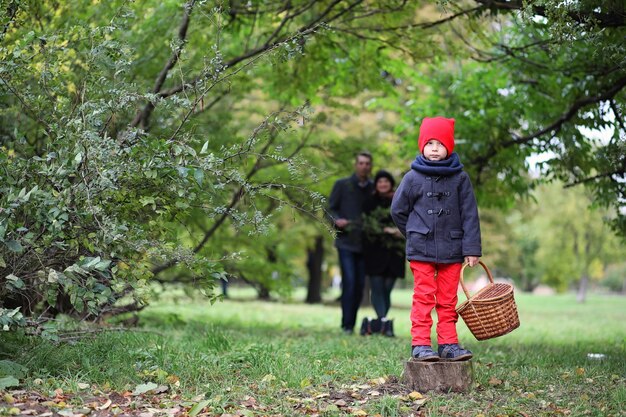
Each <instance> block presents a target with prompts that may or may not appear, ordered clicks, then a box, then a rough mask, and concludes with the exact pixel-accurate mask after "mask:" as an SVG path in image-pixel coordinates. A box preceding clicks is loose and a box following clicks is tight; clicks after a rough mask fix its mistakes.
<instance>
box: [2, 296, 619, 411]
mask: <svg viewBox="0 0 626 417" xmlns="http://www.w3.org/2000/svg"><path fill="white" fill-rule="evenodd" d="M231 294H232V297H233V298H231V299H228V300H225V301H223V302H218V303H216V304H214V305H210V304H209V303H208V302H206V301H204V300H201V299H189V298H186V297H185V296H184V295H183V294H182V293H178V292H176V291H172V292H169V293H168V294H167V296H166V297H163V299H162V300H161V301H160V302H158V303H155V304H154V305H153V306H151V307H149V308H147V309H146V310H144V311H143V312H142V313H141V317H140V327H139V329H138V330H139V331H121V332H120V331H115V332H106V333H101V334H98V335H97V336H95V338H89V339H85V340H81V341H79V342H77V343H75V344H62V345H53V344H51V343H47V342H41V341H36V340H33V339H30V340H27V339H24V338H20V337H14V336H10V337H9V336H5V337H3V339H2V340H0V355H1V356H0V359H10V360H12V361H15V362H18V363H20V364H22V365H23V366H25V367H26V368H27V372H26V377H25V378H24V379H23V380H22V381H21V382H22V387H20V389H22V390H25V391H29V390H36V391H38V392H44V393H45V392H48V393H52V392H54V390H55V389H58V388H61V389H63V390H64V394H65V395H69V394H68V393H72V392H74V393H80V392H81V390H82V392H84V391H90V392H91V393H93V392H94V391H95V392H96V393H106V392H111V391H115V392H119V393H123V392H125V391H126V394H125V395H127V397H128V394H129V392H132V391H136V392H138V391H137V390H138V387H139V390H140V389H141V387H144V388H145V387H147V386H146V385H145V384H148V383H154V384H155V385H154V386H159V389H157V391H159V390H161V391H163V392H161V393H158V395H157V394H155V397H158V401H156V400H155V401H154V403H155V404H157V405H154V407H156V409H158V408H159V407H161V408H163V410H165V411H164V413H165V412H171V413H173V412H174V411H172V410H177V409H176V408H172V407H173V403H177V404H178V406H179V408H178V410H179V411H180V412H181V413H182V412H183V411H185V410H187V411H191V410H194V409H191V410H190V407H192V406H193V405H196V404H199V405H200V406H203V407H204V408H203V412H202V413H200V414H198V415H221V414H231V415H245V416H265V415H276V416H278V415H284V416H290V415H319V416H348V415H370V416H375V415H381V416H407V415H411V414H413V415H421V416H480V415H483V416H533V417H534V416H556V415H567V416H586V415H589V416H624V415H626V412H625V411H624V408H625V407H624V405H623V404H626V325H625V324H624V323H626V307H625V304H626V303H625V300H624V298H623V297H614V296H601V295H591V296H590V297H589V299H588V301H587V303H585V304H577V303H576V302H575V301H574V296H573V295H570V294H567V295H556V296H532V295H527V294H516V300H517V304H518V308H519V312H520V320H521V323H522V325H521V327H520V328H519V329H517V330H515V331H514V332H513V333H511V334H509V335H506V336H504V337H501V338H498V339H493V340H489V341H483V342H478V341H476V340H475V339H474V338H473V337H472V335H471V334H470V332H469V331H468V330H467V328H466V327H465V325H464V324H463V323H462V322H459V325H458V328H459V334H460V337H461V340H462V342H463V343H464V345H465V346H466V347H467V348H469V349H470V350H472V351H473V352H474V354H475V358H474V360H473V367H474V379H475V386H474V388H473V390H472V391H471V392H470V393H467V394H433V393H421V394H423V397H422V396H420V395H418V394H416V393H412V394H411V390H410V389H408V388H407V387H404V386H403V385H402V384H401V383H400V381H399V380H400V377H401V373H402V370H403V366H404V362H405V361H406V360H407V359H408V358H409V355H410V337H409V327H410V323H409V320H408V316H409V309H410V302H411V292H410V291H409V290H406V289H396V290H395V291H394V293H393V305H394V307H393V309H392V316H393V317H395V327H396V334H397V337H396V338H394V339H390V338H384V337H381V336H371V337H361V336H358V335H353V336H345V335H343V334H341V332H340V329H339V318H340V311H339V306H338V305H337V304H334V303H332V302H330V300H333V299H334V298H335V297H336V294H328V295H327V296H326V299H327V302H326V303H325V304H320V305H306V304H302V303H301V302H299V301H298V300H301V299H302V298H303V295H302V293H301V292H298V293H296V294H295V295H294V296H293V298H292V299H291V300H282V301H280V302H278V301H274V302H260V301H256V300H254V299H253V297H252V295H253V294H252V293H251V292H249V291H246V290H237V289H236V288H234V289H231ZM365 315H373V311H372V310H371V308H369V307H366V308H363V309H362V311H361V314H360V317H363V316H365ZM590 353H591V354H603V355H605V356H604V357H603V358H601V359H597V358H596V357H593V356H592V357H590V356H589V354H590ZM142 384H144V385H142ZM87 386H88V387H89V388H86V387H87ZM163 387H164V388H163ZM152 393H154V391H153V392H152ZM149 394H151V392H148V393H147V394H146V395H144V396H133V397H131V398H133V399H136V400H137V404H140V401H139V398H142V399H143V398H144V397H146V396H148V395H149ZM409 394H410V395H409ZM77 396H79V395H78V394H77ZM73 401H74V402H80V400H79V399H76V397H74V399H73ZM146 401H147V400H146ZM2 405H4V406H5V408H4V409H5V410H7V409H8V408H7V407H8V405H7V404H0V410H2V408H1V407H2ZM197 409H198V408H196V410H197ZM137 410H139V408H137ZM108 411H112V412H113V411H117V412H120V415H123V410H108ZM144 411H145V410H144ZM194 411H195V410H194ZM153 412H154V413H156V411H154V409H153ZM137 413H138V414H137V415H139V411H137ZM0 414H1V411H0ZM92 415H96V414H92ZM97 415H100V414H97ZM146 415H147V414H146ZM152 415H156V414H152ZM163 415H165V414H163Z"/></svg>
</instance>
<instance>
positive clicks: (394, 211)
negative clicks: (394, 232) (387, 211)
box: [391, 175, 412, 237]
mask: <svg viewBox="0 0 626 417" xmlns="http://www.w3.org/2000/svg"><path fill="white" fill-rule="evenodd" d="M410 191H411V185H410V183H409V180H408V179H407V176H406V175H405V176H404V178H402V181H401V182H400V186H399V187H398V189H397V190H396V192H395V193H394V195H393V200H392V201H391V218H392V219H393V222H394V223H395V224H396V227H397V228H398V229H399V230H400V232H401V233H402V235H403V236H404V237H406V224H407V222H408V220H409V214H410V213H411V210H412V207H411V206H412V205H411V198H410Z"/></svg>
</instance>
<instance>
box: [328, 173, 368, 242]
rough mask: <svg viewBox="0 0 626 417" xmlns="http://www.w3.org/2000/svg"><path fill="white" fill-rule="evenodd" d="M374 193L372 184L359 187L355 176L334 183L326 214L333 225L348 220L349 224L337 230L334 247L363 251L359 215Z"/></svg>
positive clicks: (361, 225) (361, 226)
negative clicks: (336, 220) (339, 220)
mask: <svg viewBox="0 0 626 417" xmlns="http://www.w3.org/2000/svg"><path fill="white" fill-rule="evenodd" d="M373 191H374V183H373V182H372V181H371V180H368V181H367V183H366V185H365V186H364V187H362V186H360V185H359V178H358V177H357V176H356V174H352V176H350V177H346V178H341V179H339V180H337V181H336V182H335V185H334V186H333V190H332V191H331V193H330V197H329V198H328V214H329V217H330V220H331V221H332V222H333V223H334V221H335V219H342V218H343V219H348V220H350V224H349V225H348V226H347V227H346V228H344V229H343V230H342V229H337V238H336V239H335V246H336V247H337V248H339V249H346V250H349V251H350V252H356V253H360V252H362V251H363V232H362V228H363V224H362V220H361V215H362V213H363V204H364V203H365V200H366V199H367V198H368V197H369V196H370V195H371V194H372V192H373Z"/></svg>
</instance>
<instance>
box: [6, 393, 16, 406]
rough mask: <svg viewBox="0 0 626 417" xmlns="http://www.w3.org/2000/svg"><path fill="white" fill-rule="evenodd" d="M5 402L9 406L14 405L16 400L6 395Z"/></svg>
mask: <svg viewBox="0 0 626 417" xmlns="http://www.w3.org/2000/svg"><path fill="white" fill-rule="evenodd" d="M3 398H4V402H5V403H7V404H13V403H14V402H15V398H13V396H12V395H11V394H4V397H3Z"/></svg>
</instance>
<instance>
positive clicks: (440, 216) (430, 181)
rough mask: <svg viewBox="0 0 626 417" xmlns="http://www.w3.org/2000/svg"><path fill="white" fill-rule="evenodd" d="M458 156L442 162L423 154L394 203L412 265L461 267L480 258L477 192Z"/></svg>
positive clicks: (407, 254) (393, 216)
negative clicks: (456, 265)
mask: <svg viewBox="0 0 626 417" xmlns="http://www.w3.org/2000/svg"><path fill="white" fill-rule="evenodd" d="M462 169H463V165H462V164H461V163H460V161H459V158H458V156H457V154H456V153H452V154H451V155H450V157H449V158H448V159H446V160H444V161H427V160H426V159H425V158H423V156H422V155H419V156H418V157H417V158H416V160H415V161H414V162H413V164H412V165H411V170H410V171H409V172H408V173H407V174H406V175H405V176H404V178H403V179H402V182H401V183H400V186H399V187H398V190H397V191H396V193H395V195H394V197H393V201H392V203H391V216H392V218H393V221H394V222H395V223H396V226H397V227H398V229H400V231H401V232H402V234H404V236H405V237H406V257H407V259H408V260H410V261H423V262H435V263H445V264H448V263H458V262H463V260H464V257H465V256H482V250H481V239H480V222H479V219H478V208H477V206H476V198H475V197H474V190H473V189H472V184H471V182H470V179H469V176H468V175H467V173H466V172H465V171H463V170H462Z"/></svg>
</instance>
